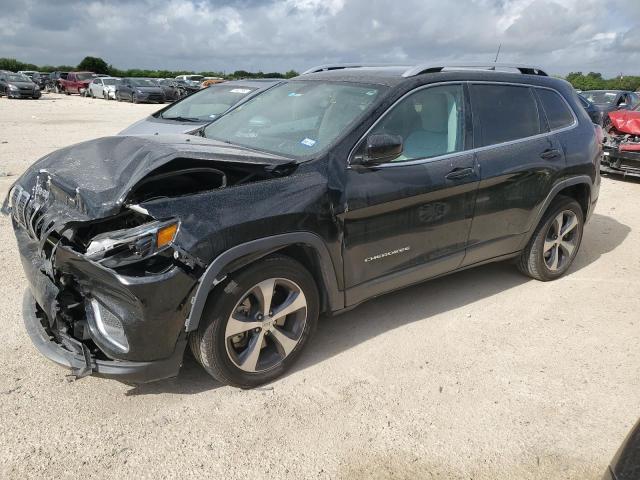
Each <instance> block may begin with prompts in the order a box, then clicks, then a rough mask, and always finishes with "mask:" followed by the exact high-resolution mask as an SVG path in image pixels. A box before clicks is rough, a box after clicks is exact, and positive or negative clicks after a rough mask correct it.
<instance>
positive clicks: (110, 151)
mask: <svg viewBox="0 0 640 480" xmlns="http://www.w3.org/2000/svg"><path fill="white" fill-rule="evenodd" d="M182 158H184V159H194V160H211V161H215V163H216V164H218V165H219V164H220V163H225V162H228V163H232V164H243V165H252V166H254V167H257V168H261V169H263V170H264V171H266V172H273V171H277V170H278V169H279V168H282V167H285V168H286V166H287V165H291V164H294V163H295V162H294V161H293V160H291V159H289V158H284V157H279V156H276V155H270V154H267V153H262V152H256V151H254V150H249V149H245V148H242V147H238V146H235V145H229V144H226V143H222V142H218V141H214V140H210V139H206V138H202V137H194V136H191V135H165V136H156V135H151V136H116V137H105V138H99V139H97V140H91V141H88V142H84V143H79V144H77V145H72V146H70V147H66V148H63V149H60V150H57V151H55V152H53V153H51V154H49V155H47V156H45V157H44V158H42V159H41V160H39V161H37V162H36V163H35V164H33V165H32V166H31V167H30V168H29V169H28V170H27V171H26V172H25V173H24V174H23V175H22V176H21V177H20V178H19V179H18V181H17V182H16V184H18V185H20V186H22V187H23V188H24V189H25V190H26V191H32V190H33V189H34V188H35V187H36V184H37V183H39V182H45V181H46V182H49V183H50V184H51V185H53V186H55V187H56V188H57V190H59V191H62V192H64V193H65V194H66V195H67V196H68V200H67V201H66V202H65V203H66V204H68V205H71V206H73V207H74V208H76V209H78V210H80V211H81V212H82V213H83V214H84V215H86V216H87V217H90V218H102V217H107V216H109V215H113V214H115V213H117V212H118V211H119V210H120V209H121V208H122V205H123V204H124V203H125V201H126V199H127V195H128V193H129V192H130V191H131V190H132V189H133V187H135V186H136V184H137V183H138V182H140V180H142V179H143V178H144V177H145V176H147V175H148V174H149V173H150V172H152V171H154V170H156V169H157V168H159V167H161V166H162V165H165V164H166V163H168V162H170V161H172V160H176V159H182ZM38 178H40V180H38Z"/></svg>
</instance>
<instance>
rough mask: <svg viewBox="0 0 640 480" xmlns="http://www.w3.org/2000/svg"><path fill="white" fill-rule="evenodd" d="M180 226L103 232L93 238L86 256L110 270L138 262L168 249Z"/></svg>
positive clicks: (154, 225)
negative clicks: (110, 268)
mask: <svg viewBox="0 0 640 480" xmlns="http://www.w3.org/2000/svg"><path fill="white" fill-rule="evenodd" d="M178 227H179V223H178V222H177V221H174V220H171V221H168V222H157V221H155V222H150V223H145V224H143V225H139V226H137V227H134V228H127V229H123V230H115V231H112V232H106V233H101V234H99V235H96V236H95V237H93V238H92V239H91V242H90V243H89V246H88V247H87V251H86V255H87V257H88V258H90V259H91V260H95V261H97V262H99V263H101V264H102V265H104V266H106V267H119V266H123V265H128V264H130V263H135V262H138V261H140V260H142V259H144V258H148V257H150V256H152V255H154V254H156V253H158V252H160V251H162V250H165V249H166V248H167V247H168V246H169V245H170V244H171V242H173V239H174V238H175V236H176V234H177V233H178Z"/></svg>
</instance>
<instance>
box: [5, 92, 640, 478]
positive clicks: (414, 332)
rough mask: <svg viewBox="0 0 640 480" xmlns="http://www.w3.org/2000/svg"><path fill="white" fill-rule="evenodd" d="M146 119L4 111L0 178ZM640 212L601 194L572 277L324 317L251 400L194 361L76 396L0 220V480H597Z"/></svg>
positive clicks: (71, 101)
mask: <svg viewBox="0 0 640 480" xmlns="http://www.w3.org/2000/svg"><path fill="white" fill-rule="evenodd" d="M157 108H159V107H158V106H157V105H132V104H120V103H116V102H106V101H104V100H91V99H84V98H79V97H65V96H62V95H53V94H49V95H44V96H43V98H42V99H41V100H39V101H16V100H7V99H5V98H2V99H0V172H4V173H5V174H7V173H8V174H10V175H16V174H19V173H21V172H22V171H23V170H24V169H25V168H26V167H27V166H28V165H29V164H30V163H31V162H32V161H34V160H36V159H37V158H38V157H40V156H42V155H43V154H45V153H47V152H49V151H51V150H54V149H56V148H59V147H62V146H65V145H68V144H71V143H74V142H78V141H81V140H85V139H90V138H95V137H99V136H104V135H110V134H115V133H117V132H118V131H120V130H121V129H122V128H124V127H126V126H127V125H129V124H130V123H132V122H133V121H135V120H137V119H139V118H142V117H144V116H146V115H147V114H149V113H151V112H152V111H154V110H156V109H157ZM14 179H15V177H12V176H9V177H3V178H0V194H2V197H4V195H5V194H6V192H7V190H8V188H9V186H10V184H11V183H12V181H13V180H14ZM639 200H640V183H639V182H634V181H624V180H621V179H615V178H607V179H604V180H603V185H602V190H601V195H600V203H599V204H598V208H597V210H596V212H595V214H594V216H593V219H592V221H591V223H589V224H588V225H587V228H586V231H585V236H584V240H583V244H582V248H581V251H580V253H579V255H578V257H577V260H576V262H575V264H574V266H573V268H572V269H571V271H570V274H569V275H568V276H566V277H565V278H562V279H560V280H558V281H556V282H552V283H539V282H536V281H533V280H528V279H527V278H525V277H523V276H521V275H520V274H518V273H517V271H516V270H515V268H514V267H512V266H511V265H509V264H496V265H489V266H485V267H480V268H478V269H475V270H470V271H466V272H463V273H459V274H456V275H452V276H449V277H446V278H443V279H439V280H435V281H432V282H430V283H425V284H423V285H419V286H416V287H412V288H409V289H407V290H404V291H402V292H399V293H394V294H390V295H387V296H385V297H382V298H379V299H377V300H374V301H371V302H369V303H367V304H364V305H362V306H361V307H359V308H357V309H355V310H354V311H352V312H350V313H347V314H345V315H342V316H338V317H335V318H330V319H323V320H322V321H321V323H320V326H319V329H318V333H317V335H316V337H315V338H314V339H313V341H312V342H311V344H310V345H309V347H308V349H307V352H306V354H304V355H303V357H302V359H301V361H300V362H299V364H298V365H297V368H295V369H294V370H293V371H292V372H291V373H290V374H289V375H288V376H286V377H285V378H283V379H281V380H280V381H278V382H276V383H274V384H272V385H270V386H267V387H263V388H259V389H256V390H252V391H243V390H238V389H235V388H229V387H222V386H220V385H218V384H216V383H215V382H214V381H213V380H212V379H210V378H209V377H208V376H207V375H206V374H205V373H204V371H202V370H201V369H200V368H199V367H198V366H197V365H196V364H195V362H194V360H192V359H191V358H187V359H186V361H185V365H184V367H183V370H182V372H181V374H180V376H179V377H178V378H176V379H172V380H168V381H163V382H159V383H156V384H151V385H146V386H138V387H132V386H128V385H124V384H121V383H119V382H116V381H113V380H103V379H98V378H93V377H89V378H86V379H83V380H81V381H77V382H76V381H69V380H68V379H67V378H65V374H66V372H65V370H63V369H61V368H58V367H57V366H55V365H54V364H52V363H50V362H48V361H47V360H46V359H44V358H43V357H41V356H40V355H39V354H38V353H37V352H36V350H35V349H34V348H33V347H32V346H31V344H30V341H29V339H28V337H27V335H26V333H25V331H24V329H23V326H22V319H21V313H20V306H21V299H22V292H23V290H24V288H25V287H26V282H25V280H24V277H23V273H22V268H21V266H20V262H19V260H18V254H17V250H16V247H15V240H14V237H13V234H12V232H11V228H10V223H9V221H8V219H7V218H5V217H1V218H0V262H1V264H2V275H1V276H0V291H2V292H3V301H2V302H1V303H0V323H1V325H2V328H0V345H2V347H1V348H0V419H1V421H0V439H1V440H0V478H20V479H22V478H101V479H105V478H114V479H119V478H153V479H159V478H176V477H182V478H201V477H204V476H205V475H207V476H209V477H210V478H295V479H300V478H348V479H354V478H355V479H358V478H374V479H383V478H385V479H386V478H394V479H405V478H406V479H422V478H425V479H431V478H446V479H458V478H460V479H462V478H464V479H469V478H473V479H497V478H500V479H510V478H513V479H530V478H540V479H555V478H558V479H599V478H600V476H601V475H602V472H603V471H604V469H605V467H606V465H607V463H608V461H609V460H610V458H611V457H612V455H613V453H614V452H615V450H616V449H617V447H618V445H619V444H620V442H621V441H622V439H623V437H624V435H625V434H626V432H627V431H628V429H629V428H630V427H631V426H632V425H633V423H634V422H635V421H636V420H637V417H638V415H639V413H640V349H639V348H638V345H640V314H639V313H638V312H640V287H639V286H638V285H640V248H638V246H639V245H640V233H639V231H640V230H639V227H640V208H638V205H639V204H640V203H639Z"/></svg>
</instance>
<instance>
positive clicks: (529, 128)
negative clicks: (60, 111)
mask: <svg viewBox="0 0 640 480" xmlns="http://www.w3.org/2000/svg"><path fill="white" fill-rule="evenodd" d="M475 68H476V69H475V70H469V69H468V67H467V68H465V67H451V68H447V67H445V66H442V65H439V66H438V65H433V64H430V65H429V64H426V65H415V66H413V67H406V66H404V67H403V66H397V67H379V68H374V67H370V68H349V69H340V68H339V67H336V66H323V67H318V68H317V69H312V70H311V73H308V74H305V75H301V76H299V77H296V78H293V79H291V80H289V81H285V82H282V83H281V84H278V85H276V86H274V87H272V88H269V89H268V90H266V91H265V92H263V93H262V94H260V95H257V96H254V97H253V98H251V99H249V100H248V101H246V102H244V103H243V104H241V105H239V106H238V107H236V108H234V109H232V110H231V111H230V112H228V113H227V114H226V115H223V116H221V117H220V118H219V119H218V120H216V121H215V122H213V123H211V124H210V125H208V126H207V127H206V128H205V129H204V136H203V137H200V136H191V135H145V136H142V137H139V136H115V137H105V138H99V139H96V140H91V141H88V142H83V143H80V144H77V145H72V146H69V147H66V148H63V149H61V150H58V151H56V152H52V153H48V154H47V155H46V156H45V157H43V158H42V159H40V160H39V161H37V162H35V163H34V164H32V166H30V167H29V168H28V169H27V170H26V171H25V173H24V174H23V175H22V176H20V178H18V179H17V181H16V183H15V184H14V185H13V186H12V188H11V189H10V191H9V193H8V195H9V201H8V202H6V203H5V205H10V208H11V211H10V212H8V213H10V214H11V215H12V225H13V230H14V233H15V236H16V239H17V246H18V251H19V255H20V257H21V260H22V265H23V268H24V269H25V276H26V279H27V280H28V289H27V291H26V292H25V296H24V300H23V316H24V322H25V326H26V330H27V332H28V334H29V336H30V338H31V339H32V341H33V343H34V345H35V346H36V347H37V348H38V350H39V351H40V352H41V353H42V354H43V355H45V356H46V357H48V358H50V359H51V360H53V361H55V362H57V363H58V364H60V365H63V366H65V367H66V368H69V369H71V371H72V374H74V375H75V376H76V377H77V378H79V377H83V376H86V375H91V374H95V375H102V376H107V377H113V378H119V379H121V380H122V381H128V382H145V381H152V380H159V379H161V378H166V377H171V376H175V375H177V374H178V372H179V369H180V366H181V365H182V361H183V355H184V353H185V348H186V346H187V344H188V345H190V347H191V350H192V352H193V355H194V357H195V358H196V360H197V361H198V362H199V363H200V364H201V365H202V366H203V368H204V369H205V370H206V371H207V372H208V373H209V374H210V375H211V376H213V377H214V378H216V379H217V380H218V381H220V382H222V383H225V384H230V385H236V386H239V387H243V388H250V387H255V386H257V385H260V384H263V383H265V382H270V381H273V380H274V379H276V378H278V377H279V376H281V375H282V374H283V373H284V372H285V371H286V370H287V369H288V368H290V367H291V366H292V365H293V364H294V363H295V362H296V360H297V359H298V358H299V357H300V354H301V353H302V351H303V349H304V348H305V345H306V344H307V343H308V340H309V339H310V338H311V337H312V334H313V331H314V329H315V327H316V325H317V321H318V316H319V315H320V314H327V315H328V314H337V313H339V312H341V311H345V310H346V309H350V308H354V307H356V306H357V305H359V304H361V303H362V302H364V301H366V300H368V299H371V298H375V297H377V296H379V295H383V294H385V293H388V292H391V291H394V290H398V289H400V288H403V287H406V286H409V285H413V284H416V283H419V282H423V281H425V280H428V279H432V278H436V277H440V276H442V275H444V274H448V273H452V272H456V271H460V270H463V269H467V268H470V267H474V266H478V265H483V264H486V263H489V262H497V261H505V260H509V259H511V260H515V262H516V263H517V265H518V268H519V269H520V270H521V271H522V272H523V273H524V274H525V275H527V276H530V277H532V278H535V279H537V280H541V281H552V280H555V279H558V278H560V277H562V276H563V275H564V274H565V273H566V272H567V271H568V270H569V268H570V267H571V265H572V263H573V261H574V259H575V258H576V255H577V254H578V251H579V249H580V244H581V240H582V236H583V229H584V227H585V223H586V222H587V220H588V219H589V217H590V216H591V214H592V212H593V210H594V208H595V206H596V203H597V199H598V193H599V187H600V174H599V171H600V170H599V163H600V158H601V156H602V131H601V128H600V127H599V126H597V125H594V124H593V123H592V122H591V119H590V118H589V117H588V115H587V114H586V112H585V111H584V110H583V108H582V107H581V106H580V104H579V103H578V99H577V98H576V95H575V93H574V91H573V89H572V88H571V86H570V85H569V84H568V83H567V82H565V81H563V80H560V79H557V78H552V77H549V76H547V75H546V73H545V72H543V71H542V70H540V69H538V68H535V67H525V66H514V67H507V66H502V65H496V64H490V65H487V66H486V67H484V69H483V70H480V69H479V68H478V67H477V66H475ZM498 68H500V69H507V68H510V70H509V72H505V71H504V70H498ZM223 86H224V84H223ZM213 88H215V86H214V87H210V88H209V89H206V90H203V91H202V93H203V94H205V93H208V92H209V90H211V89H213ZM238 88H242V87H238ZM192 98H196V95H194V96H193V97H190V99H192ZM6 211H7V210H5V212H6ZM484 273H485V276H486V275H488V277H487V278H486V280H485V281H487V282H491V281H492V280H491V278H489V277H490V276H491V270H485V271H484ZM565 287H566V284H565V283H561V284H558V285H557V287H556V288H565ZM391 314H392V313H391ZM363 328H367V326H366V325H363ZM392 341H393V339H392ZM397 348H405V345H402V344H399V345H397ZM28 368H29V369H34V368H37V367H36V366H35V365H33V364H32V363H30V364H29V366H28Z"/></svg>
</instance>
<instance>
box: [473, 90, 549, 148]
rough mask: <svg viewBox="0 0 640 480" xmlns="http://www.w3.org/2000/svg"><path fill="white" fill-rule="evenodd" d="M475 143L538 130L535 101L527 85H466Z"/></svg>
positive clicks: (489, 142) (504, 139) (513, 137)
mask: <svg viewBox="0 0 640 480" xmlns="http://www.w3.org/2000/svg"><path fill="white" fill-rule="evenodd" d="M470 89H471V101H472V105H473V116H474V121H475V123H476V126H477V130H476V132H477V135H476V137H479V138H477V139H476V146H480V147H484V146H487V145H496V144H498V143H503V142H509V141H511V140H518V139H521V138H527V137H531V136H533V135H538V134H539V133H541V128H540V116H539V114H538V105H537V103H536V100H535V98H534V97H533V92H532V91H531V89H530V88H529V87H518V86H513V85H470Z"/></svg>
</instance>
